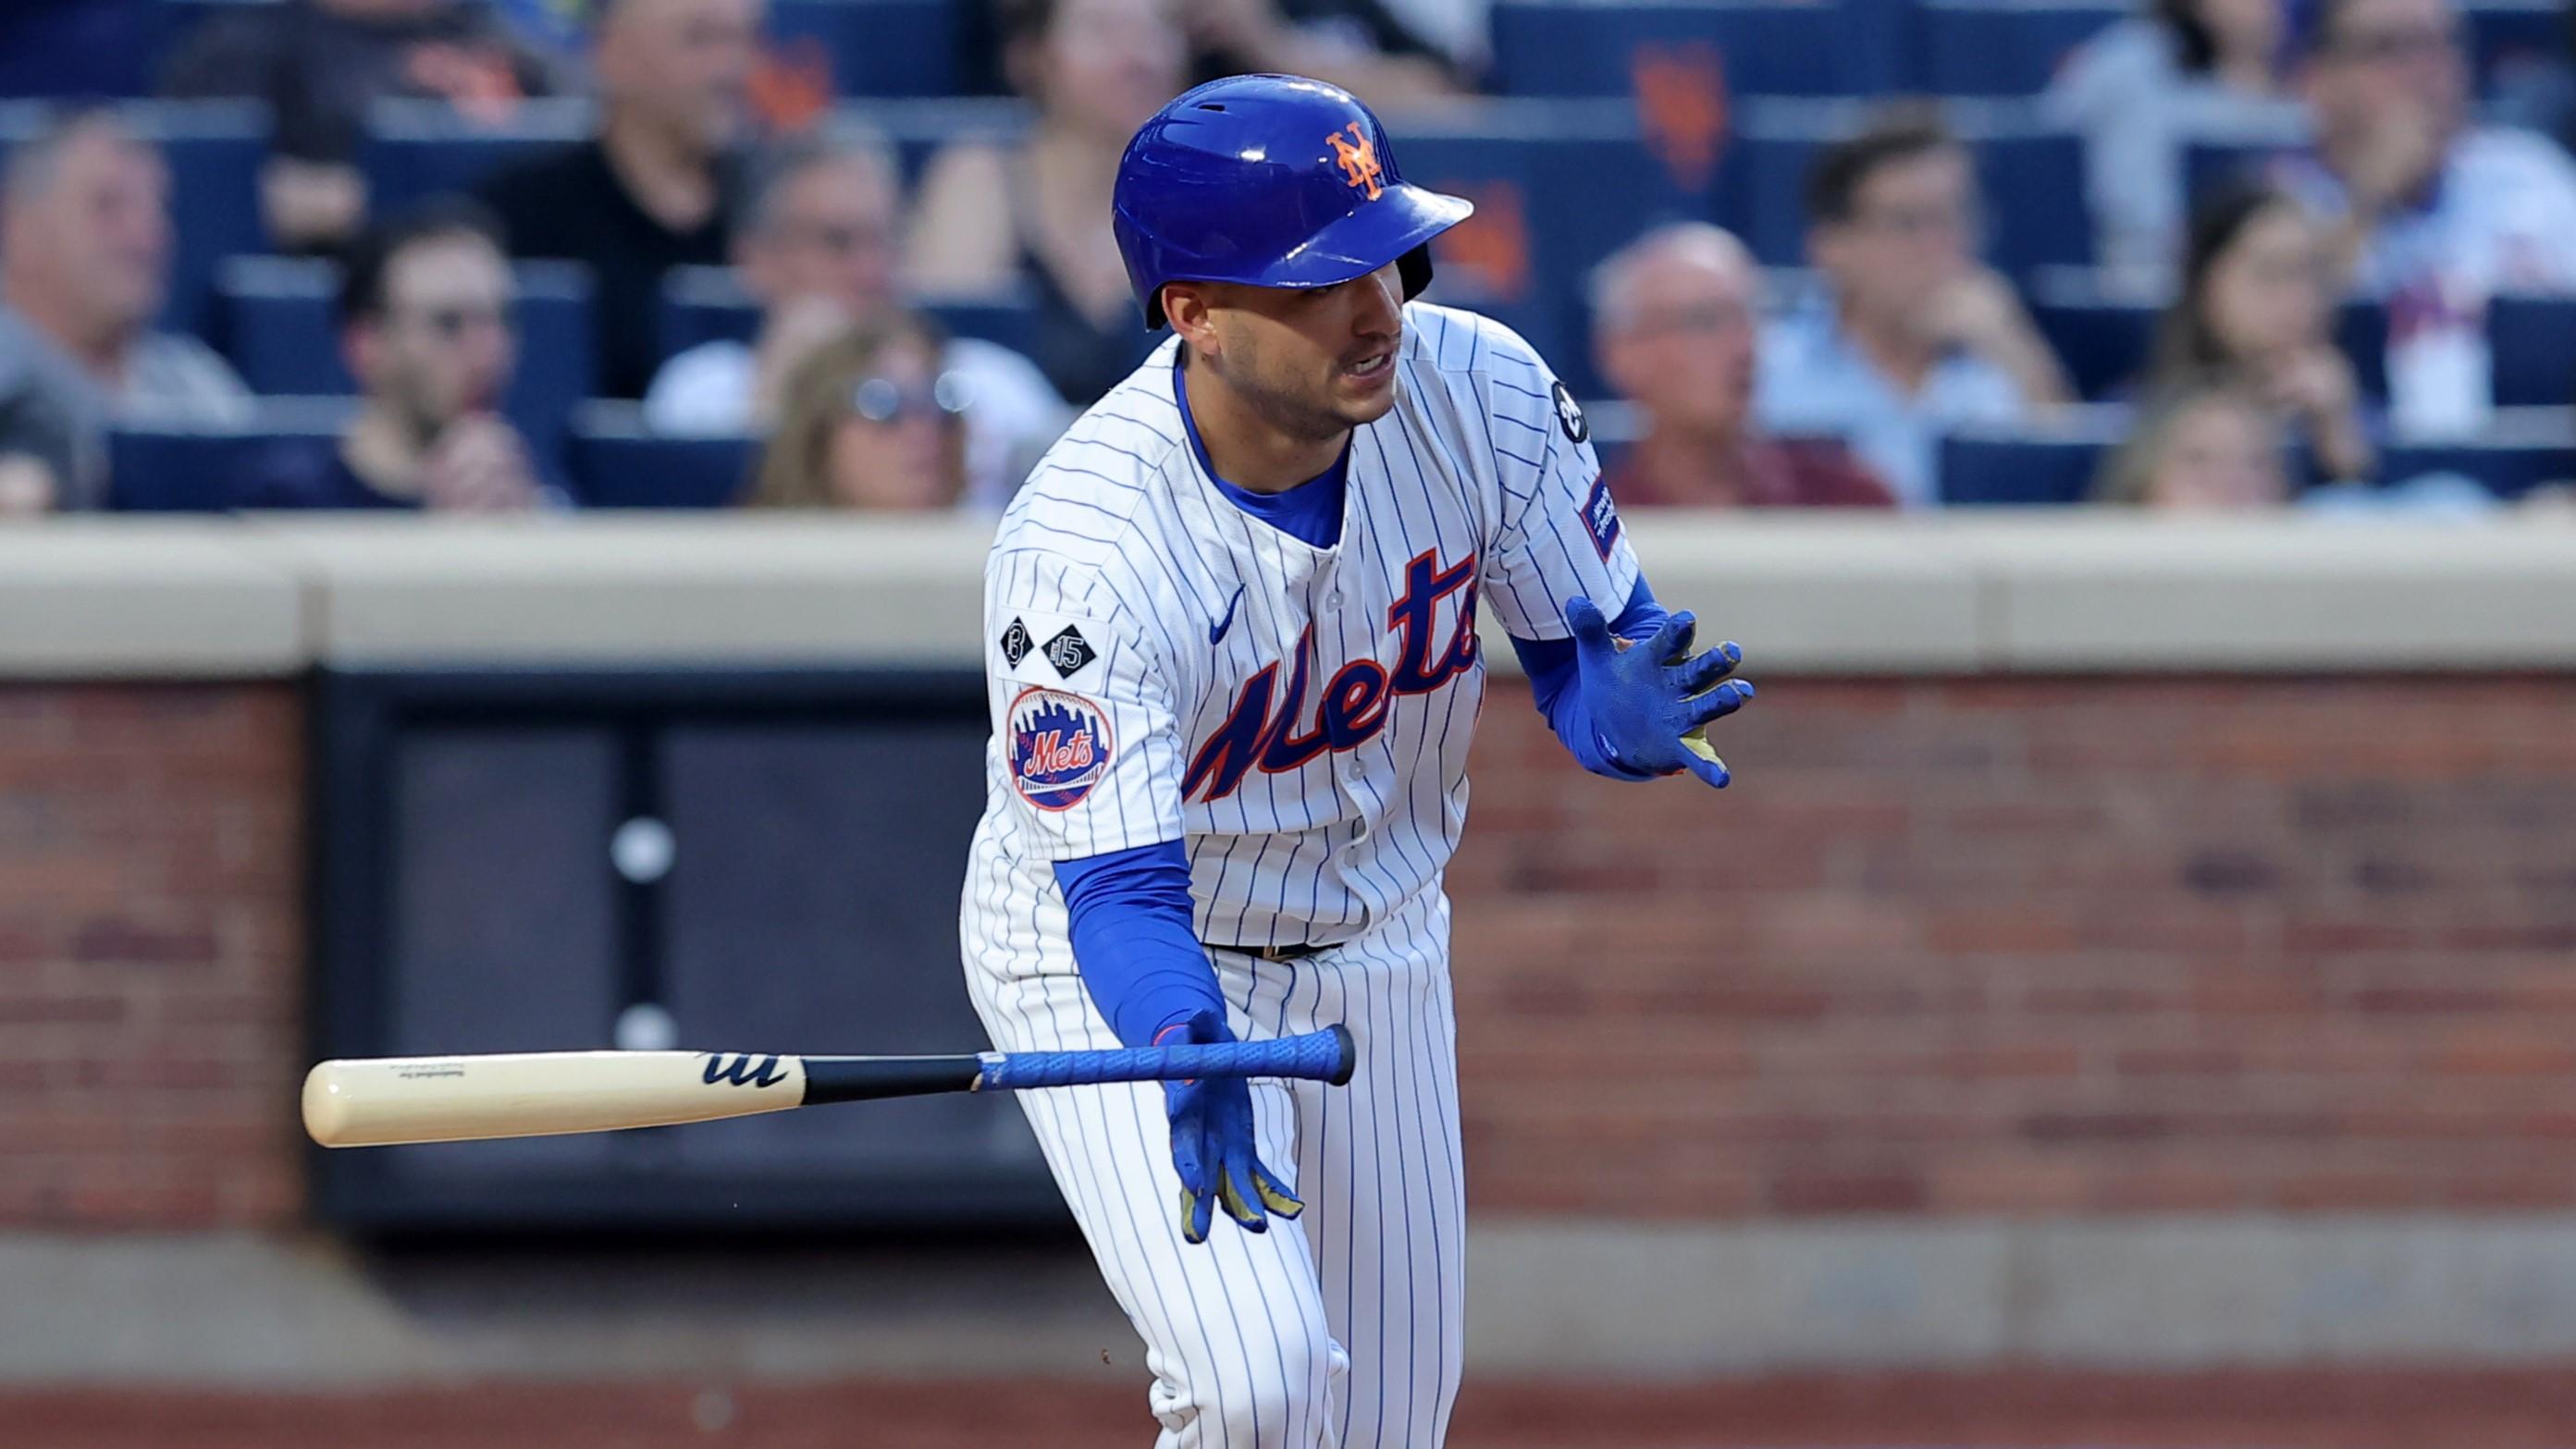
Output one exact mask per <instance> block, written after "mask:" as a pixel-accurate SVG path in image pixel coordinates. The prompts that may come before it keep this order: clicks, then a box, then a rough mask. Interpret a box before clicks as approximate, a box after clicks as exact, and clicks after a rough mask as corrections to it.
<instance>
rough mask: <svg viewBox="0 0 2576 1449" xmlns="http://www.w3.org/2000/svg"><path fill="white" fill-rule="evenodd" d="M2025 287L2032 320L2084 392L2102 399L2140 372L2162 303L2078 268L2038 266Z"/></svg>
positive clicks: (2131, 382)
mask: <svg viewBox="0 0 2576 1449" xmlns="http://www.w3.org/2000/svg"><path fill="white" fill-rule="evenodd" d="M2028 292H2029V301H2030V315H2031V320H2032V321H2034V322H2036V323H2038V324H2039V331H2040V335H2041V336H2043V337H2046V338H2047V339H2048V345H2049V346H2050V347H2052V348H2054V349H2055V350H2056V352H2057V360H2058V361H2059V362H2062V363H2064V364H2065V365H2066V372H2067V375H2068V376H2069V377H2070V378H2072V379H2073V380H2074V383H2075V389H2076V391H2077V392H2078V393H2079V394H2081V395H2082V396H2083V397H2085V398H2088V399H2091V400H2093V401H2097V402H2098V401H2103V400H2107V399H2109V398H2111V397H2113V396H2114V395H2115V394H2117V393H2118V392H2119V391H2120V390H2121V389H2123V388H2126V387H2129V386H2132V385H2134V384H2135V383H2136V382H2137V381H2138V380H2139V378H2140V376H2141V374H2143V373H2144V372H2145V370H2146V367H2147V361H2148V353H2149V352H2150V350H2151V349H2152V347H2153V345H2154V340H2155V331H2156V319H2157V318H2158V316H2159V315H2161V314H2162V313H2163V311H2164V307H2163V304H2162V303H2160V302H2157V301H2152V300H2147V299H2143V298H2139V297H2134V296H2129V295H2125V294H2121V293H2117V292H2113V291H2110V290H2108V289H2106V288H2105V287H2104V286H2103V283H2102V280H2101V277H2100V275H2099V274H2098V273H2096V272H2093V271H2091V270H2089V269H2086V268H2081V267H2043V268H2041V269H2040V270H2039V271H2038V272H2037V273H2035V274H2033V275H2032V277H2031V279H2030V282H2029V287H2028Z"/></svg>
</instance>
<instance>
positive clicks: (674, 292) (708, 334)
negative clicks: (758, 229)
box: [662, 267, 1038, 357]
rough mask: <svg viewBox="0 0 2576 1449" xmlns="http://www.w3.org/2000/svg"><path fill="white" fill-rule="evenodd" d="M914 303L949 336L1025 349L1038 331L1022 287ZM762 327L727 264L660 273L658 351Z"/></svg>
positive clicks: (1030, 297)
mask: <svg viewBox="0 0 2576 1449" xmlns="http://www.w3.org/2000/svg"><path fill="white" fill-rule="evenodd" d="M913 305H914V306H916V307H918V308H920V309H921V310H922V311H924V312H927V313H929V314H930V315H931V316H933V317H936V318H938V319H939V325H941V326H942V327H945V328H947V329H948V332H949V335H950V336H952V337H977V338H981V339H983V340H984V341H986V342H991V343H994V344H996V345H998V346H1002V347H1007V348H1010V349H1011V350H1012V351H1014V352H1020V353H1025V352H1027V351H1028V350H1029V348H1030V346H1031V345H1032V343H1033V341H1034V339H1035V337H1036V335H1037V325H1038V322H1037V298H1036V296H1035V295H1034V294H1033V293H1031V292H1030V291H1029V290H1028V289H1027V288H1025V287H1012V288H1008V289H1005V290H1002V291H998V292H986V293H976V294H973V295H957V296H924V297H916V298H914V299H913ZM759 331H760V304H759V303H758V302H757V301H755V300H753V299H752V297H751V296H750V295H749V294H747V293H746V292H744V291H743V289H742V282H741V279H740V278H738V277H736V276H735V275H734V271H733V269H732V268H731V267H674V268H672V269H671V272H670V274H669V275H668V276H666V277H664V278H663V279H662V351H663V355H664V356H666V357H667V356H675V355H677V354H679V353H681V352H685V351H687V350H688V349H689V348H692V347H695V346H697V345H698V344H699V343H701V342H713V341H716V340H718V339H723V340H727V341H733V342H748V341H750V340H751V339H752V338H753V337H754V336H756V335H757V334H758V333H759Z"/></svg>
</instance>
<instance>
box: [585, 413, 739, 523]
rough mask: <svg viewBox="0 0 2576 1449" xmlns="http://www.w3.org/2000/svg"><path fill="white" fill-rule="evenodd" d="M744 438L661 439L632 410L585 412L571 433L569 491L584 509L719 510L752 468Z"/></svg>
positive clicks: (736, 498)
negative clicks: (571, 489)
mask: <svg viewBox="0 0 2576 1449" xmlns="http://www.w3.org/2000/svg"><path fill="white" fill-rule="evenodd" d="M759 456H760V445H759V444H758V443H757V442H755V441H754V440H752V439H750V438H668V437H662V436H660V435H658V434H655V433H652V432H649V431H647V430H646V429H645V427H644V420H643V417H642V415H641V413H640V411H639V410H638V409H637V408H636V406H635V405H634V404H632V403H615V402H594V403H588V404H585V405H584V406H583V407H582V408H581V410H580V412H579V414H578V415H577V417H576V419H575V421H574V424H573V428H572V486H573V492H574V496H575V497H577V498H578V499H580V501H581V503H582V505H583V506H584V507H586V508H723V507H727V506H729V505H731V504H734V503H736V502H739V501H740V500H741V497H742V495H743V492H744V490H745V488H746V487H747V486H748V485H749V483H750V479H751V473H752V468H753V466H754V464H755V463H757V462H758V460H759Z"/></svg>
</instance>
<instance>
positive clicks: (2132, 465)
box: [2094, 377, 2290, 512]
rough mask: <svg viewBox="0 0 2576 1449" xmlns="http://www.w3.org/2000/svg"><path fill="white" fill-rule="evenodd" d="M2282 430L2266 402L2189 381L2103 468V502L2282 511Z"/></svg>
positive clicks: (2098, 491)
mask: <svg viewBox="0 0 2576 1449" xmlns="http://www.w3.org/2000/svg"><path fill="white" fill-rule="evenodd" d="M2282 443H2283V438H2282V434H2281V424H2280V421H2279V419H2278V418H2276V417H2275V416H2274V415H2273V412H2272V409H2271V407H2270V406H2269V405H2268V404H2267V403H2266V402H2265V401H2264V399H2263V398H2262V397H2261V396H2260V395H2259V394H2256V393H2254V392H2252V391H2250V390H2248V389H2246V388H2243V387H2239V386H2236V385H2235V384H2233V383H2230V382H2227V381H2225V380H2224V379H2220V378H2215V377H2201V378H2194V379H2190V380H2188V381H2185V382H2182V383H2180V384H2178V385H2176V386H2175V387H2173V388H2172V389H2171V390H2169V391H2167V392H2165V393H2164V394H2162V395H2160V396H2159V397H2157V398H2156V399H2155V400H2154V401H2152V402H2150V403H2149V404H2148V405H2147V407H2146V409H2145V410H2144V412H2142V413H2141V414H2140V416H2139V419H2138V425H2137V428H2136V430H2135V431H2133V432H2131V433H2130V435H2129V440H2128V441H2127V442H2126V443H2123V444H2122V445H2120V447H2119V448H2117V449H2116V450H2114V451H2113V452H2112V453H2111V455H2110V456H2109V457H2108V458H2107V459H2105V460H2104V461H2103V464H2102V472H2101V474H2100V476H2099V477H2098V478H2097V479H2096V481H2095V483H2094V497H2095V499H2096V500H2098V501H2100V502H2104V503H2128V504H2138V505H2142V506H2145V507H2148V508H2159V509H2174V510H2191V511H2199V512H2226V511H2244V510H2251V509H2262V508H2278V507H2281V506H2282V505H2284V504H2286V503H2288V502H2289V501H2290V470H2289V463H2288V458H2287V455H2286V453H2285V451H2284V449H2283V447H2282Z"/></svg>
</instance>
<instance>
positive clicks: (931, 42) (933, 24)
mask: <svg viewBox="0 0 2576 1449" xmlns="http://www.w3.org/2000/svg"><path fill="white" fill-rule="evenodd" d="M957 8H958V7H957V6H956V5H954V4H953V3H951V0H770V6H769V37H770V42H771V45H772V47H773V56H774V57H775V59H777V60H778V61H780V62H782V63H784V64H786V65H788V66H791V67H802V66H804V65H806V64H808V63H809V59H810V60H819V61H820V63H821V64H822V66H823V67H824V71H823V74H822V76H820V77H819V79H821V80H822V81H824V83H825V84H824V91H825V93H826V94H828V95H837V96H945V95H950V94H953V93H955V91H956V90H957V45H958V38H957V19H956V17H957Z"/></svg>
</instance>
